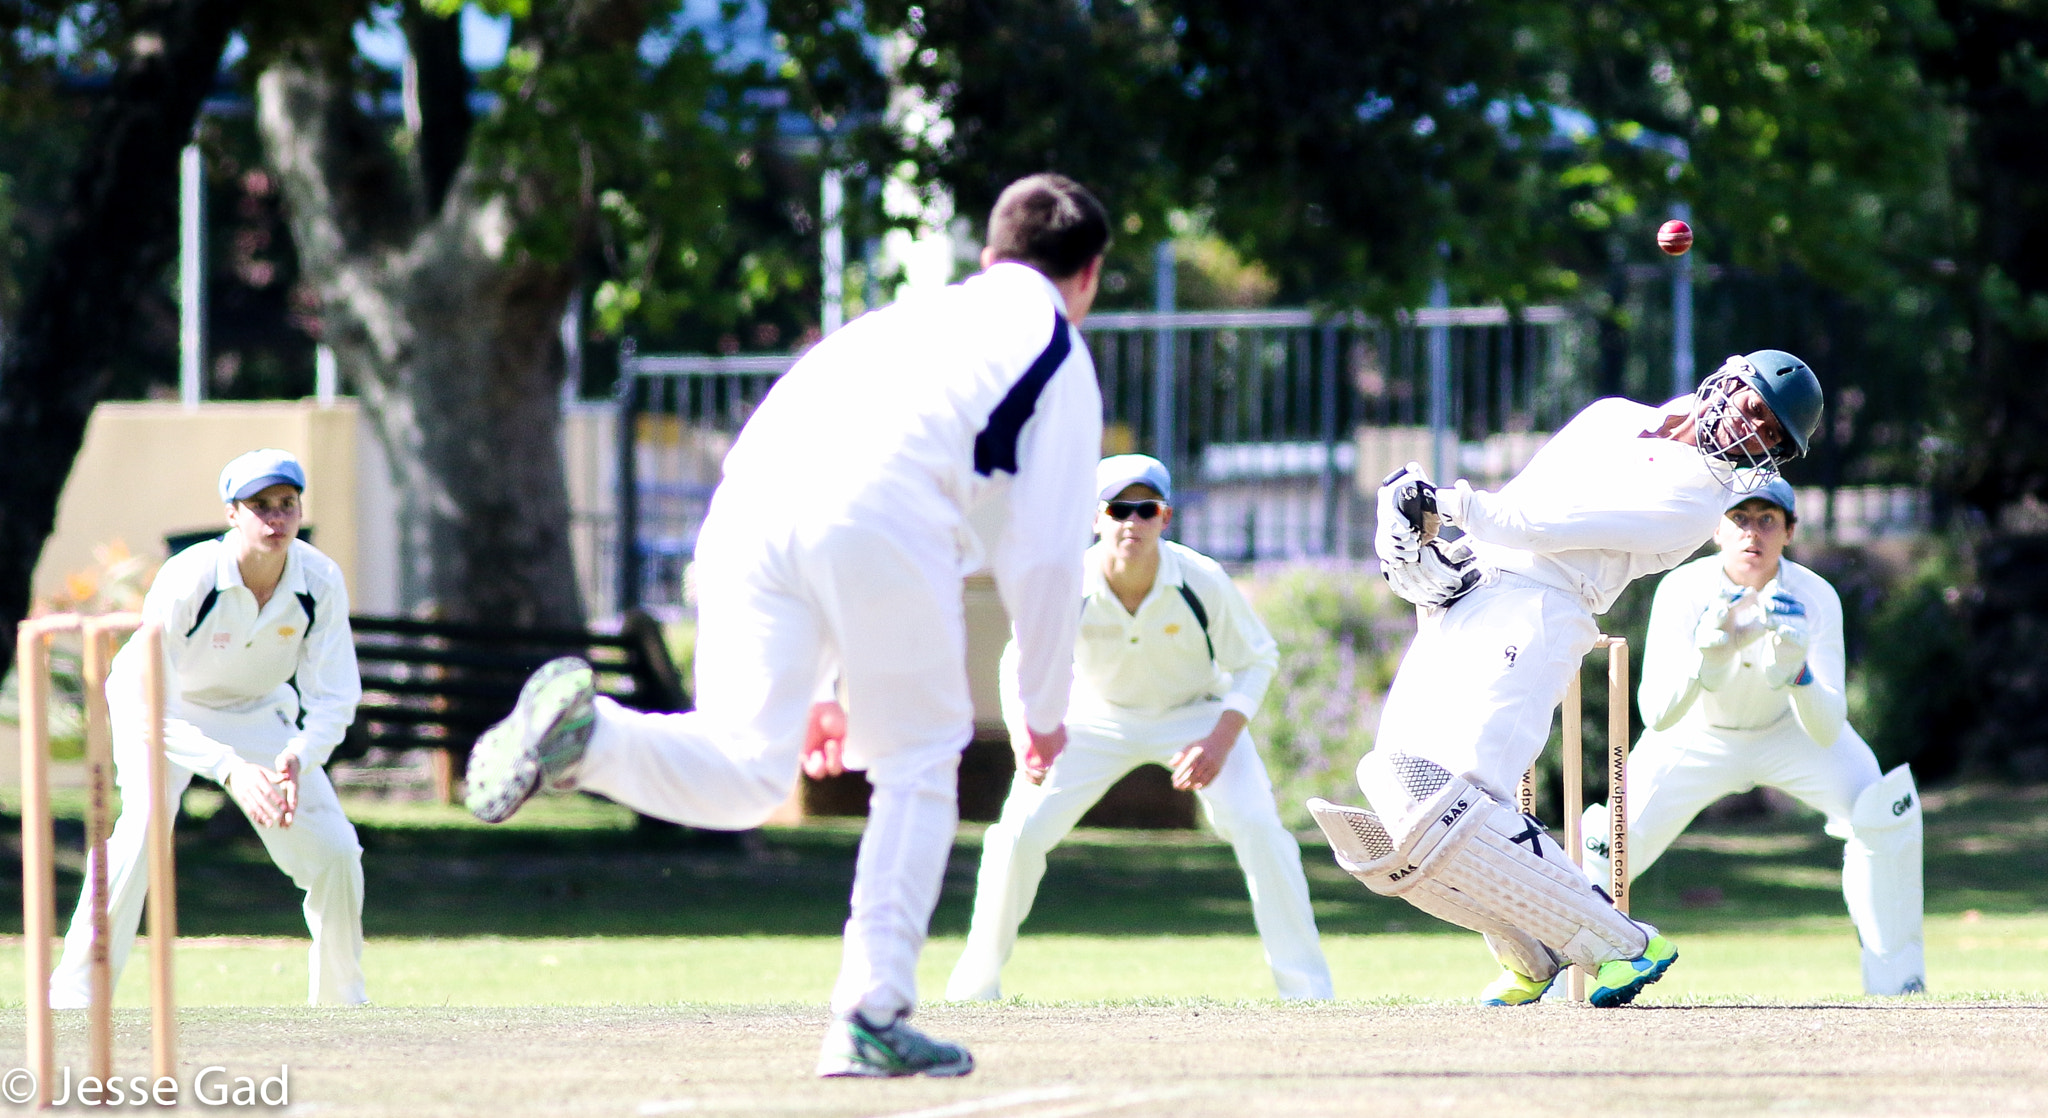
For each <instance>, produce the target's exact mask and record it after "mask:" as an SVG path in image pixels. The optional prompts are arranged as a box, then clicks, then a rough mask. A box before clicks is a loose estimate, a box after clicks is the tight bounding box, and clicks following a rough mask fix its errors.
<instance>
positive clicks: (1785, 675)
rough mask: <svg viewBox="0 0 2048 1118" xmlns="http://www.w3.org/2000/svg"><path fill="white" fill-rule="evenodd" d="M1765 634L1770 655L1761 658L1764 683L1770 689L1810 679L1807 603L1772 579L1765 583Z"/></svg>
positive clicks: (1762, 601) (1763, 602)
mask: <svg viewBox="0 0 2048 1118" xmlns="http://www.w3.org/2000/svg"><path fill="white" fill-rule="evenodd" d="M1760 604H1761V605H1762V607H1763V617H1764V627H1765V629H1766V630H1767V631H1768V633H1769V635H1768V636H1767V637H1765V640H1766V642H1767V644H1766V648H1767V649H1768V650H1769V656H1768V658H1767V659H1766V660H1765V661H1764V682H1765V683H1768V684H1770V685H1771V686H1772V687H1773V688H1779V689H1782V688H1786V687H1790V686H1792V685H1794V684H1799V683H1806V682H1811V679H1812V677H1811V676H1810V675H1808V673H1807V671H1806V654H1807V649H1808V648H1809V647H1810V645H1811V643H1812V638H1811V637H1810V636H1809V635H1808V632H1807V628H1806V606H1805V605H1804V604H1803V603H1801V602H1800V601H1799V599H1797V598H1794V597H1793V596H1792V595H1791V594H1789V593H1787V592H1786V590H1785V588H1784V587H1782V586H1780V585H1778V580H1777V579H1772V580H1771V581H1770V582H1769V583H1768V584H1766V585H1765V586H1764V592H1763V595H1762V597H1761V599H1760Z"/></svg>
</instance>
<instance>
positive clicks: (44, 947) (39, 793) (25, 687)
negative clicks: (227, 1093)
mask: <svg viewBox="0 0 2048 1118" xmlns="http://www.w3.org/2000/svg"><path fill="white" fill-rule="evenodd" d="M127 632H133V633H134V634H135V635H134V639H135V640H138V641H141V642H143V645H142V647H143V650H144V651H145V652H146V653H147V655H146V656H145V657H144V660H143V670H142V699H143V705H144V710H145V714H146V717H147V725H146V730H145V734H146V743H145V744H146V746H147V752H148V755H149V782H148V783H149V790H150V792H149V805H148V810H149V978H150V1007H151V1016H150V1057H151V1058H150V1065H151V1073H152V1077H153V1078H162V1077H165V1076H170V1075H172V1074H173V1072H174V1069H175V1066H176V1061H177V1052H176V1047H177V1031H176V1022H175V1020H174V1018H173V1008H172V1004H171V946H172V941H173V940H175V939H176V937H177V934H178V915H177V903H178V902H177V896H178V890H177V871H176V867H175V865H174V863H173V860H172V847H171V815H170V812H169V811H168V810H167V808H168V805H166V804H165V802H164V778H165V776H166V772H165V769H166V765H167V761H166V759H165V757H164V673H163V632H162V630H161V628H159V627H158V626H157V625H155V624H147V623H144V621H143V620H142V617H141V615H139V614H133V613H113V614H106V615H104V616H99V617H81V616H79V615H77V614H57V615H53V616H50V617H40V618H32V619H30V620H27V621H24V622H22V623H21V625H20V628H19V630H18V635H17V641H16V651H15V663H16V665H18V666H17V669H16V672H17V674H16V679H18V680H19V687H20V695H21V908H22V930H23V932H25V933H26V934H25V936H24V937H23V938H24V939H25V941H26V943H25V948H26V953H27V958H26V960H25V962H26V966H25V967H24V970H25V972H26V974H27V995H28V997H27V1005H28V1061H27V1062H28V1068H29V1070H30V1071H32V1072H34V1073H35V1075H36V1105H37V1106H38V1107H47V1106H49V1105H50V1102H51V1090H52V1085H53V1084H54V1083H55V1082H56V1077H57V1043H56V1034H55V1031H54V1028H53V1023H54V1022H53V1017H52V1015H51V1011H50V941H51V940H52V939H53V938H54V937H55V936H56V932H57V909H56V887H57V881H56V863H55V860H54V853H55V851H54V847H55V842H56V839H55V832H54V831H53V829H52V827H51V822H50V764H49V761H50V642H51V641H52V639H53V638H55V637H57V636H59V635H62V634H67V633H78V634H79V635H80V637H81V638H82V639H83V642H84V646H85V647H84V660H83V666H84V681H85V770H86V795H87V808H86V830H85V836H86V837H85V841H86V848H87V855H88V856H87V865H88V871H87V872H88V873H89V875H90V878H89V880H88V881H87V883H86V889H87V890H88V891H89V895H90V896H91V897H92V913H91V915H92V935H93V938H92V961H91V974H92V997H91V1001H90V1003H89V1008H88V1011H87V1022H88V1023H87V1031H88V1036H89V1038H90V1039H89V1045H90V1055H89V1062H90V1067H89V1069H88V1071H87V1072H86V1074H88V1075H92V1076H95V1077H97V1078H99V1079H100V1080H101V1081H102V1082H104V1081H105V1080H106V1079H107V1078H108V1077H110V1076H112V1075H113V1063H114V1029H113V1020H114V983H113V968H112V966H111V964H110V961H109V958H108V943H109V941H110V938H111V937H110V936H109V934H108V919H107V839H108V836H109V835H110V834H111V832H112V829H113V825H112V819H111V816H112V806H113V805H112V800H113V770H114V741H113V737H114V735H113V726H112V721H111V716H110V714H109V711H108V707H107V673H108V670H109V668H110V666H111V664H112V662H113V658H114V648H115V645H116V643H117V638H118V637H119V636H120V634H122V633H127ZM130 806H135V805H130Z"/></svg>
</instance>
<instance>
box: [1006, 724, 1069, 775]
mask: <svg viewBox="0 0 2048 1118" xmlns="http://www.w3.org/2000/svg"><path fill="white" fill-rule="evenodd" d="M1024 732H1025V733H1026V734H1028V735H1030V740H1029V741H1027V742H1026V743H1025V744H1024V752H1023V753H1021V754H1019V755H1018V757H1017V771H1018V772H1021V773H1023V774H1024V779H1026V780H1028V781H1030V782H1031V783H1033V784H1044V783H1045V774H1046V773H1049V772H1051V771H1052V763H1053V762H1054V761H1057V760H1059V756H1060V754H1061V752H1063V751H1064V750H1065V749H1066V748H1067V727H1066V726H1065V724H1061V725H1059V726H1055V727H1053V729H1052V731H1051V732H1050V733H1044V734H1041V733H1039V732H1038V731H1037V730H1033V729H1031V728H1030V727H1028V726H1027V727H1025V730H1024Z"/></svg>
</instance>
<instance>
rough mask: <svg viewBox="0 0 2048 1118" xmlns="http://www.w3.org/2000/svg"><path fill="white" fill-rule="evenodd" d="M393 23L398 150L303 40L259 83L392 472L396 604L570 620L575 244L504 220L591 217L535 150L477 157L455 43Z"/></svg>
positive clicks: (333, 316)
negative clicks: (566, 248)
mask: <svg viewBox="0 0 2048 1118" xmlns="http://www.w3.org/2000/svg"><path fill="white" fill-rule="evenodd" d="M407 26H408V30H409V32H410V33H411V41H412V42H413V44H414V57H413V60H412V61H411V63H410V64H409V66H408V74H407V85H406V88H407V99H408V109H407V112H408V124H409V126H410V127H411V128H412V129H413V131H414V135H415V141H414V143H413V145H412V149H411V153H410V161H409V163H408V162H406V161H402V160H400V158H399V157H398V156H397V155H395V154H394V153H393V151H392V150H391V148H390V146H389V145H388V144H387V143H386V142H385V140H384V138H383V136H382V135H381V134H380V129H379V128H378V127H377V126H376V125H375V124H374V123H373V122H371V121H369V120H367V119H365V118H364V117H363V116H362V114H361V113H360V111H359V110H358V108H357V102H356V98H355V90H354V88H353V85H352V83H351V82H350V80H349V78H348V76H347V70H346V67H345V65H343V64H341V63H339V62H338V61H336V60H334V59H326V60H323V59H322V58H320V57H319V56H318V54H317V53H316V52H314V51H311V50H308V51H300V52H296V53H293V54H290V55H288V56H286V57H283V58H281V59H280V60H278V61H277V62H275V63H273V64H272V65H270V66H269V67H267V68H266V69H265V70H264V72H263V74H262V76H261V77H260V79H259V80H258V82H257V106H258V122H259V126H260V128H261V131H262V134H263V139H264V145H265V149H266V151H267V152H268V154H269V158H270V161H271V163H272V164H273V165H274V167H275V168H276V170H277V171H278V173H279V175H280V178H281V180H282V183H283V188H284V194H285V199H286V202H287V205H288V209H289V211H290V223H291V227H292V232H293V235H294V236H295V238H296V239H297V242H298V251H299V260H300V266H301V268H302V269H303V270H304V273H305V275H307V276H308V277H309V279H310V280H311V282H312V283H313V284H314V285H315V286H316V287H317V288H318V290H319V292H320V295H321V298H322V302H323V304H324V316H323V330H322V340H323V341H325V342H326V343H327V344H329V345H331V346H333V347H334V350H335V353H336V356H337V359H338V361H339V363H340V364H341V366H342V367H343V368H344V369H347V370H349V371H350V372H351V373H352V374H353V376H354V378H355V383H356V387H357V391H358V393H359V395H360V396H361V397H362V399H363V401H364V406H365V408H366V409H367V411H368V414H369V415H370V417H371V418H372V420H373V421H374V423H375V426H376V429H377V431H378V433H379V435H380V437H381V438H382V440H383V445H384V448H385V450H386V451H387V452H388V454H389V457H390V460H391V463H392V466H393V469H394V471H395V472H396V475H397V476H396V480H397V483H398V486H399V489H400V492H401V494H402V498H401V501H402V517H403V522H402V533H401V541H402V542H401V556H400V562H401V571H402V574H401V593H402V594H403V595H404V597H405V599H406V605H407V607H408V608H410V609H415V610H418V609H428V610H431V611H432V612H434V613H435V614H436V615H438V616H440V617H443V618H446V619H449V620H459V621H484V622H491V623H498V624H512V625H547V626H569V625H580V624H582V622H583V619H584V614H583V604H582V601H581V599H580V597H579V596H578V590H577V581H576V577H575V569H574V564H573V560H572V555H571V550H570V534H569V531H570V515H569V500H568V489H567V486H566V484H565V481H564V477H563V472H562V460H561V453H560V445H561V410H560V389H561V377H562V364H561V362H560V360H559V355H558V350H557V348H556V347H557V345H558V342H557V335H556V329H557V324H558V323H559V322H560V320H561V317H562V312H563V310H564V308H565V307H566V305H567V301H568V299H569V297H570V295H571V293H572V292H573V290H574V288H575V270H574V254H573V252H570V253H562V254H560V255H559V257H558V258H553V259H550V258H548V257H547V256H546V254H542V253H536V252H533V251H529V250H527V249H524V248H522V247H520V245H519V242H518V239H517V237H516V235H515V233H516V230H517V229H518V228H519V227H520V225H521V223H522V222H524V221H526V220H528V219H529V218H531V217H532V216H533V214H534V212H535V211H536V210H538V209H540V208H543V207H549V206H553V207H558V208H559V207H568V208H570V209H571V210H572V212H575V213H577V214H579V215H580V217H578V218H577V219H576V220H572V222H571V224H572V225H574V226H580V227H582V228H587V227H588V224H589V221H588V215H589V214H590V213H591V212H592V202H591V200H590V199H588V198H587V197H582V196H580V194H581V193H587V188H585V187H584V186H583V184H581V183H574V182H572V183H567V184H564V183H562V182H559V181H553V180H552V179H550V178H549V172H548V170H547V165H546V164H545V163H544V161H535V165H534V166H529V167H524V168H519V169H514V170H508V169H506V168H500V167H490V166H480V165H479V164H478V160H479V158H480V157H479V156H478V155H477V154H476V152H475V151H474V150H470V148H469V145H468V138H469V137H468V133H469V127H468V119H467V112H468V110H467V107H466V102H465V101H464V99H463V98H462V97H461V96H460V95H459V88H458V89H456V94H457V95H451V94H450V90H451V87H454V86H457V85H458V84H459V79H457V78H454V77H452V76H451V74H450V68H451V67H456V68H459V67H460V66H461V60H460V54H459V51H460V44H459V42H458V41H456V40H455V39H453V38H452V37H451V36H450V35H449V34H448V33H447V32H448V27H447V25H446V24H445V23H444V22H443V21H435V20H432V19H430V18H425V17H422V16H420V15H419V14H418V13H417V12H416V11H415V12H413V13H412V14H411V15H410V16H409V17H408V21H407ZM629 34H630V35H631V37H629V38H627V39H626V40H625V41H626V42H628V43H630V42H633V41H636V40H637V32H632V31H630V29H629ZM574 38H575V37H574V36H573V35H570V36H568V39H569V40H570V41H571V42H573V41H574ZM564 53H569V52H567V51H564ZM557 57H558V58H559V57H560V55H557ZM562 64H567V63H562ZM486 182H488V183H490V184H491V186H492V187H493V189H485V188H484V187H483V186H482V185H481V184H482V183H486Z"/></svg>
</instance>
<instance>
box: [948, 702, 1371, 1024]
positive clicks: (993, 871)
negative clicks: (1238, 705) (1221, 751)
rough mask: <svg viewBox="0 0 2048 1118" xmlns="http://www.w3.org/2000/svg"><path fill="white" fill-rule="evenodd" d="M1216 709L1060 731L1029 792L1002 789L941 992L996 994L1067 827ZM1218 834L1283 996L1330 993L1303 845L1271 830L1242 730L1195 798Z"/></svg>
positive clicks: (1257, 765)
mask: <svg viewBox="0 0 2048 1118" xmlns="http://www.w3.org/2000/svg"><path fill="white" fill-rule="evenodd" d="M1222 712H1223V704H1221V703H1213V702H1212V703H1201V704H1197V705H1196V706H1194V707H1190V708H1186V709H1184V710H1180V711H1175V712H1174V713H1173V714H1172V715H1170V716H1168V717H1165V718H1159V719H1148V720H1144V721H1138V720H1135V719H1134V720H1130V721H1126V722H1122V723H1120V724H1116V725H1111V726H1101V727H1097V728H1095V729H1084V728H1082V727H1081V726H1080V725H1073V726H1069V727H1068V729H1067V735H1068V738H1067V747H1066V749H1065V750H1064V751H1063V752H1061V753H1060V755H1059V757H1058V758H1057V759H1056V760H1054V762H1053V765H1052V769H1051V771H1049V772H1048V773H1046V777H1045V783H1043V784H1033V783H1031V782H1030V781H1028V780H1026V779H1024V777H1023V776H1022V775H1021V774H1020V775H1019V776H1018V777H1017V778H1016V780H1015V782H1014V783H1012V784H1011V785H1010V796H1009V799H1007V800H1005V801H1004V803H1003V815H1002V818H1001V819H1000V820H999V821H998V822H996V823H995V824H994V825H993V826H991V827H989V829H988V833H987V835H986V836H985V837H984V838H983V839H982V848H981V874H980V878H979V880H978V881H977V883H976V885H975V890H974V921H973V924H972V925H971V926H970V927H969V930H968V932H967V950H966V952H965V953H963V954H962V955H961V956H960V961H959V963H958V964H956V965H955V966H954V968H953V975H952V978H951V979H950V980H948V982H947V984H946V996H947V997H948V998H952V999H954V1000H956V1001H968V1000H988V999H993V998H999V997H1001V996H1002V991H1001V978H1002V969H1003V964H1004V963H1007V962H1008V961H1009V959H1010V952H1011V949H1012V948H1014V947H1015V946H1016V943H1017V927H1018V925H1020V924H1022V923H1023V922H1024V918H1025V917H1026V916H1029V915H1030V914H1031V905H1032V902H1033V901H1034V900H1035V899H1036V898H1037V896H1038V885H1039V881H1040V879H1042V878H1043V877H1044V876H1045V856H1046V854H1047V852H1049V851H1050V850H1052V848H1053V847H1055V846H1057V845H1059V842H1060V840H1061V839H1063V838H1065V837H1066V836H1067V832H1069V831H1071V830H1073V829H1074V825H1075V824H1076V823H1078V822H1080V819H1081V816H1082V815H1084V814H1086V813H1087V811H1088V809H1089V808H1090V807H1093V806H1094V805H1095V803H1096V801H1098V800H1100V799H1102V796H1103V794H1104V793H1106V792H1108V791H1109V789H1110V786H1111V785H1113V784H1115V783H1116V782H1117V781H1118V780H1121V779H1122V778H1123V776H1124V774H1125V773H1128V772H1130V771H1131V770H1132V769H1135V768H1137V767H1138V766H1139V765H1142V764H1145V763H1147V762H1154V761H1156V762H1158V763H1160V764H1165V763H1166V762H1167V760H1168V759H1169V758H1171V757H1172V756H1173V755H1174V754H1175V753H1177V752H1179V751H1180V750H1181V749H1183V748H1185V747H1186V746H1187V745H1188V744H1189V743H1190V742H1193V741H1196V740H1199V739H1200V738H1202V737H1203V736H1205V735H1207V734H1208V733H1209V731H1211V730H1213V729H1215V728H1216V719H1217V718H1218V717H1219V716H1220V715H1221V714H1222ZM1195 796H1196V797H1197V798H1198V799H1199V800H1201V803H1202V810H1203V813H1204V814H1205V815H1206V816H1207V817H1208V820H1209V825H1210V826H1211V827H1213V828H1215V830H1216V833H1217V834H1218V835H1220V836H1222V838H1223V839H1224V840H1225V841H1226V842H1228V843H1230V846H1231V849H1232V850H1234V851H1235V852H1236V854H1237V863H1238V866H1239V867H1240V868H1242V869H1243V870H1244V880H1245V886H1246V888H1247V889H1248V890H1249V891H1250V893H1251V899H1252V922H1253V923H1254V924H1255V925H1256V926H1257V927H1258V929H1259V940H1260V942H1261V943H1262V944H1263V945H1264V946H1265V951H1266V964H1267V966H1269V967H1271V968H1272V970H1273V983H1274V985H1275V986H1277V987H1278V988H1279V992H1280V996H1281V997H1283V998H1318V999H1326V998H1330V997H1332V996H1334V995H1333V992H1332V989H1331V984H1330V968H1329V964H1327V963H1326V962H1324V960H1323V948H1322V941H1321V940H1320V939H1319V938H1318V937H1317V935H1316V918H1315V913H1314V912H1313V911H1312V910H1311V909H1310V907H1309V899H1308V879H1307V878H1306V877H1305V876H1303V874H1302V871H1301V844H1300V843H1298V842H1296V841H1295V839H1294V836H1293V835H1292V834H1290V833H1288V830H1287V828H1286V827H1285V826H1283V825H1281V822H1280V813H1279V812H1278V811H1277V810H1276V809H1275V807H1274V804H1273V786H1272V783H1271V782H1270V781H1269V780H1268V778H1267V775H1266V766H1265V764H1264V762H1262V761H1261V760H1260V759H1259V753H1258V748H1257V747H1256V746H1254V745H1253V744H1252V737H1251V734H1250V733H1242V734H1239V735H1238V738H1237V745H1236V746H1235V747H1234V748H1232V749H1231V751H1230V756H1229V757H1228V758H1226V759H1225V760H1224V763H1223V771H1222V772H1221V773H1219V774H1217V777H1216V779H1215V780H1214V781H1213V782H1211V783H1210V785H1209V786H1208V787H1207V788H1203V789H1201V790H1199V791H1197V792H1196V793H1195Z"/></svg>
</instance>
